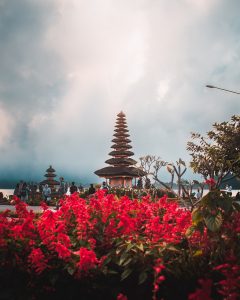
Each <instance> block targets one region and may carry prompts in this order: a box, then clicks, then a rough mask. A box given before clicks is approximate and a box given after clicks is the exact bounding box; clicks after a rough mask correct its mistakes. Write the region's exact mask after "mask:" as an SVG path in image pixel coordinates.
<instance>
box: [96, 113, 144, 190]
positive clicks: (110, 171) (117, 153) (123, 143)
mask: <svg viewBox="0 0 240 300" xmlns="http://www.w3.org/2000/svg"><path fill="white" fill-rule="evenodd" d="M128 132H129V130H128V126H127V122H126V116H125V114H124V113H123V112H120V113H119V114H118V115H117V120H116V125H115V129H114V134H113V140H112V142H113V145H112V146H111V148H112V151H111V152H110V153H109V155H110V156H112V157H111V158H110V159H108V160H106V161H105V163H107V164H109V165H110V166H108V167H105V168H102V169H100V170H97V171H95V172H94V173H95V174H96V175H98V176H99V177H102V178H105V179H106V180H108V185H109V186H110V187H124V188H127V187H132V180H133V178H139V177H142V176H144V174H145V173H144V172H143V171H142V170H141V169H139V168H137V167H134V166H135V165H136V163H137V162H136V161H135V160H134V159H132V158H130V157H131V156H133V155H134V153H133V152H132V151H131V150H130V149H132V146H131V145H130V143H131V140H130V139H129V134H128Z"/></svg>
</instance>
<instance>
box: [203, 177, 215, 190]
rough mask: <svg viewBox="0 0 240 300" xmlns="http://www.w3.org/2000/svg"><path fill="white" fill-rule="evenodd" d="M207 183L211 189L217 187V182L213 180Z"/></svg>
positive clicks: (208, 180)
mask: <svg viewBox="0 0 240 300" xmlns="http://www.w3.org/2000/svg"><path fill="white" fill-rule="evenodd" d="M205 183H206V184H208V185H209V186H210V187H211V188H213V187H214V186H215V185H216V181H215V180H214V179H213V178H209V179H207V180H206V181H205Z"/></svg>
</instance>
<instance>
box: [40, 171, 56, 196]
mask: <svg viewBox="0 0 240 300" xmlns="http://www.w3.org/2000/svg"><path fill="white" fill-rule="evenodd" d="M55 172H56V171H55V170H54V169H53V167H52V166H50V167H49V168H48V169H47V170H46V174H45V175H44V176H45V177H46V179H45V180H43V181H42V182H40V185H45V184H48V186H49V187H50V188H51V190H52V191H54V190H55V189H56V187H57V186H58V185H59V184H60V183H59V181H56V180H55V179H54V178H55V177H56V176H57V175H56V174H55Z"/></svg>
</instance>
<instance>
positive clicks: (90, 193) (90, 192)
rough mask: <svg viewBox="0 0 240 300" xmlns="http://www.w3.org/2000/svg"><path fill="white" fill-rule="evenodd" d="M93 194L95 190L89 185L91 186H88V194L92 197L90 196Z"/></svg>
mask: <svg viewBox="0 0 240 300" xmlns="http://www.w3.org/2000/svg"><path fill="white" fill-rule="evenodd" d="M95 192H96V190H95V188H94V186H93V184H92V183H91V184H90V187H89V189H88V194H89V195H92V194H94V193H95Z"/></svg>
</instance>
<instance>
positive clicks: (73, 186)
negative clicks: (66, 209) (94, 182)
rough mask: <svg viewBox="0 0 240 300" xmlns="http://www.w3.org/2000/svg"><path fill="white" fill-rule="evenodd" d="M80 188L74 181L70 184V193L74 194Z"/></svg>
mask: <svg viewBox="0 0 240 300" xmlns="http://www.w3.org/2000/svg"><path fill="white" fill-rule="evenodd" d="M77 190H78V188H77V186H76V185H75V182H72V185H71V186H70V194H71V195H72V194H74V193H75V192H77Z"/></svg>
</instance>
